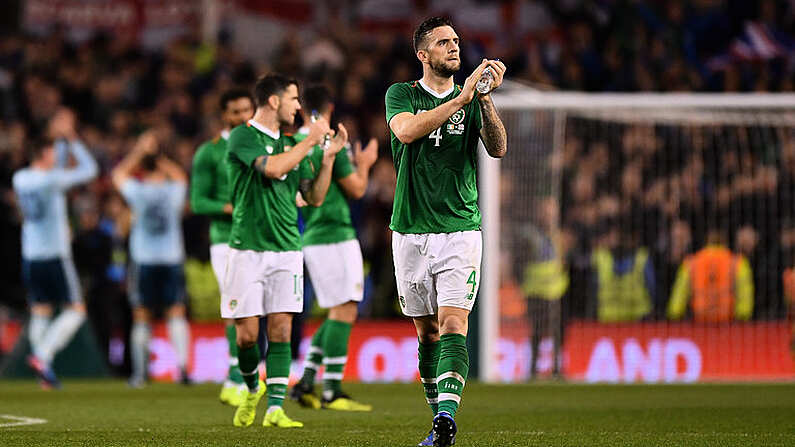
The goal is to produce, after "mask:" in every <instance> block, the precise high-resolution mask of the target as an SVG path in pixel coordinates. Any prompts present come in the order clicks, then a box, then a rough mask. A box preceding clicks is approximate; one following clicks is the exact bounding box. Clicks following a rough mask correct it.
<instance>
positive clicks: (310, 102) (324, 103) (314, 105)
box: [302, 84, 334, 113]
mask: <svg viewBox="0 0 795 447" xmlns="http://www.w3.org/2000/svg"><path fill="white" fill-rule="evenodd" d="M303 97H304V98H303V101H302V102H303V103H304V104H303V106H304V110H306V111H308V112H310V113H311V112H312V111H313V110H317V111H318V112H320V113H323V112H324V111H325V110H326V108H327V107H328V106H330V105H331V104H332V103H333V102H334V101H333V100H332V99H331V92H330V91H329V89H328V88H326V86H325V85H322V84H315V85H311V86H309V87H307V88H306V89H304V94H303Z"/></svg>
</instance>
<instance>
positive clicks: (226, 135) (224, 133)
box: [221, 129, 229, 140]
mask: <svg viewBox="0 0 795 447" xmlns="http://www.w3.org/2000/svg"><path fill="white" fill-rule="evenodd" d="M221 138H223V139H224V140H229V131H228V130H227V129H224V130H222V131H221Z"/></svg>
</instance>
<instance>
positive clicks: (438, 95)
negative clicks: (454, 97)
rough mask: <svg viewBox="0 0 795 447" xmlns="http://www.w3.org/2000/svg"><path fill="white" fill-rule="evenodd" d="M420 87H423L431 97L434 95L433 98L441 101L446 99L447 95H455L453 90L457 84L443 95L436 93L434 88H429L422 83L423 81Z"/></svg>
mask: <svg viewBox="0 0 795 447" xmlns="http://www.w3.org/2000/svg"><path fill="white" fill-rule="evenodd" d="M420 85H421V86H422V88H424V89H425V91H426V92H428V93H430V94H431V95H433V96H435V97H437V98H439V99H442V98H446V97H447V95H449V94H450V93H453V89H454V88H455V83H453V86H452V87H450V88H449V89H447V90H445V91H443V92H442V93H436V92H435V91H434V90H433V89H432V88H430V87H428V85H427V84H425V83H424V82H422V79H420Z"/></svg>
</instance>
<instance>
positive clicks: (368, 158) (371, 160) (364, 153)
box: [353, 138, 378, 168]
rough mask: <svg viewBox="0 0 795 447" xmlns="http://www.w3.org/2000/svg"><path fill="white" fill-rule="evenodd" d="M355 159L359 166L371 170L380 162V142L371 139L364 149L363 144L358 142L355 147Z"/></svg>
mask: <svg viewBox="0 0 795 447" xmlns="http://www.w3.org/2000/svg"><path fill="white" fill-rule="evenodd" d="M353 159H354V160H355V161H356V165H357V166H364V167H367V168H369V167H370V166H372V165H374V164H375V161H376V160H378V140H376V139H375V138H370V141H369V142H367V146H365V147H364V148H362V143H360V142H359V141H357V142H356V143H355V144H354V145H353Z"/></svg>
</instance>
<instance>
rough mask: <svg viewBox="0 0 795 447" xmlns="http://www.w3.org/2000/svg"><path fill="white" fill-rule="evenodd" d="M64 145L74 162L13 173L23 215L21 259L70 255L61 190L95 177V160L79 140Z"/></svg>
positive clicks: (66, 220) (67, 226)
mask: <svg viewBox="0 0 795 447" xmlns="http://www.w3.org/2000/svg"><path fill="white" fill-rule="evenodd" d="M61 144H62V143H61ZM66 146H68V150H70V151H71V152H72V155H73V156H74V158H75V160H76V162H77V164H76V166H74V167H72V168H65V167H62V163H59V164H58V167H55V168H53V169H50V170H47V171H45V170H40V169H33V168H30V167H27V168H24V169H20V170H19V171H17V172H15V173H14V179H13V185H14V192H16V194H17V199H18V201H19V206H20V208H21V209H22V215H23V217H24V221H23V223H22V257H23V258H24V259H25V260H28V261H37V260H43V259H52V258H58V257H61V258H69V257H71V255H72V249H71V237H70V233H69V222H68V219H67V212H66V211H67V210H66V196H65V194H64V193H65V192H66V191H67V190H68V189H69V188H71V187H73V186H76V185H79V184H81V183H86V182H88V181H89V180H91V179H93V178H94V177H96V175H97V162H96V161H94V158H93V157H92V156H91V154H90V153H89V152H88V150H87V149H86V147H85V146H84V145H83V144H82V143H80V142H78V141H72V142H70V143H69V144H68V145H66ZM62 147H63V146H62ZM59 158H60V157H59Z"/></svg>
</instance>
